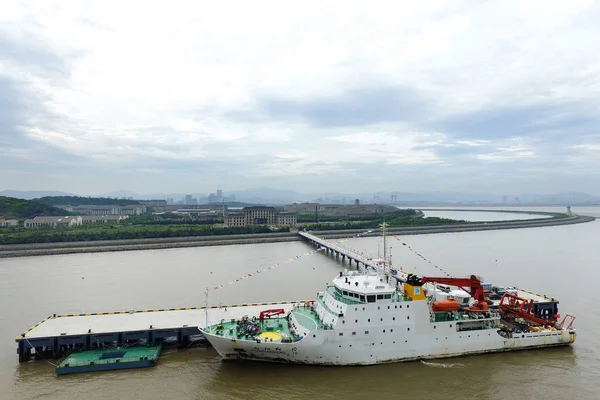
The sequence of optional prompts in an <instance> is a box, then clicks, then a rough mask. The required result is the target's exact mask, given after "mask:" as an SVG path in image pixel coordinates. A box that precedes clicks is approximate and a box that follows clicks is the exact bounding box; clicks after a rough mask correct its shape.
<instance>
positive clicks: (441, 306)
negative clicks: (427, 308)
mask: <svg viewBox="0 0 600 400" xmlns="http://www.w3.org/2000/svg"><path fill="white" fill-rule="evenodd" d="M459 309H460V304H458V301H456V300H454V299H446V300H437V301H435V302H434V303H433V311H436V312H438V311H457V310H459Z"/></svg>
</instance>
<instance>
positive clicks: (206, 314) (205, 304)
mask: <svg viewBox="0 0 600 400" xmlns="http://www.w3.org/2000/svg"><path fill="white" fill-rule="evenodd" d="M204 294H205V295H206V300H205V303H204V315H205V319H206V327H207V328H208V327H209V326H210V324H209V322H208V286H207V287H206V290H205V291H204Z"/></svg>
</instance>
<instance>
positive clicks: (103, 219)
mask: <svg viewBox="0 0 600 400" xmlns="http://www.w3.org/2000/svg"><path fill="white" fill-rule="evenodd" d="M127 218H129V216H128V215H101V216H98V215H84V216H82V217H81V223H82V224H95V223H108V222H121V221H122V220H124V219H127Z"/></svg>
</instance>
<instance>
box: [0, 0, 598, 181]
mask: <svg viewBox="0 0 600 400" xmlns="http://www.w3.org/2000/svg"><path fill="white" fill-rule="evenodd" d="M599 16H600V13H599V8H598V4H597V3H595V2H593V1H572V2H568V3H564V2H542V1H533V0H532V1H528V2H517V1H516V0H515V1H489V2H481V3H479V2H468V1H463V2H460V1H459V2H434V1H432V2H426V3H423V2H422V1H403V2H397V1H375V2H370V3H368V4H367V3H365V2H359V1H332V2H326V3H323V2H311V1H304V2H299V3H282V2H277V1H255V2H242V1H239V2H235V3H231V2H227V3H225V2H221V3H220V2H192V1H189V2H184V1H179V2H175V3H170V4H168V5H167V4H166V3H164V2H158V1H154V2H153V1H127V2H122V3H119V6H118V11H117V10H116V9H115V8H114V5H109V4H108V3H106V2H103V1H80V2H75V1H64V2H63V1H53V2H28V1H26V2H22V3H21V2H13V1H6V2H5V4H3V10H2V13H0V37H5V38H6V40H5V41H0V46H2V45H3V44H7V45H8V44H10V45H11V46H12V52H10V53H5V54H4V55H1V54H2V52H0V78H6V79H9V80H11V81H13V82H17V83H18V85H19V87H20V88H21V89H22V90H27V91H28V92H29V93H33V94H36V95H37V96H38V97H39V99H40V100H39V102H40V104H39V108H40V109H42V110H43V111H45V112H48V113H50V114H52V115H54V116H55V118H52V119H49V118H42V117H40V116H39V115H37V114H36V111H35V110H29V111H27V110H26V114H25V115H24V116H23V119H22V120H21V124H22V126H23V127H24V128H25V130H26V132H28V134H29V136H30V138H31V139H33V140H34V141H35V142H37V143H42V144H45V145H47V146H51V147H54V148H56V149H59V150H61V151H64V152H67V153H70V154H73V155H77V156H82V157H85V158H87V159H88V160H91V161H92V162H93V161H94V160H97V161H98V162H101V163H102V165H103V167H106V166H107V165H112V164H115V165H117V167H119V166H122V165H123V164H136V163H138V162H140V161H143V162H145V163H147V164H149V166H148V165H146V166H145V167H142V168H140V171H141V172H144V171H146V172H149V173H150V172H153V171H156V170H158V169H160V168H155V167H153V166H152V160H156V161H157V162H158V161H164V160H169V161H173V162H175V161H186V162H189V161H199V162H200V161H207V162H212V163H214V164H215V165H218V164H219V163H220V162H244V160H246V162H247V163H248V166H247V168H244V171H243V174H244V175H245V176H251V174H257V176H262V177H268V176H281V175H283V174H290V175H292V174H293V175H302V174H310V173H322V174H335V173H352V171H354V170H357V169H360V168H358V167H357V166H359V165H361V164H376V163H382V164H385V165H388V166H393V167H398V168H401V167H403V166H412V165H416V166H421V165H438V164H443V165H446V166H448V165H452V164H455V163H453V162H452V160H451V159H448V158H447V156H443V155H442V154H444V153H443V152H440V149H443V148H456V147H459V148H466V149H469V148H472V149H477V150H476V151H477V153H474V154H473V157H475V158H477V159H479V160H483V161H515V160H524V159H533V158H536V157H537V156H538V155H539V151H537V148H534V147H532V145H530V144H519V143H517V144H515V143H512V142H510V141H507V140H505V139H502V138H499V139H498V138H494V137H489V138H488V137H485V138H483V136H484V134H485V132H481V133H480V134H479V135H477V136H478V137H477V138H475V137H469V135H465V136H464V137H461V138H458V139H456V138H453V137H450V135H448V134H446V133H444V132H443V130H438V129H436V130H428V129H426V128H423V127H422V126H418V123H417V122H414V121H401V122H396V123H390V122H389V121H381V122H376V123H373V124H368V126H349V127H347V128H344V129H341V128H338V127H335V128H323V127H318V128H317V127H314V126H312V125H311V123H310V121H307V120H295V121H291V120H289V119H286V118H277V117H276V116H266V115H265V114H264V113H263V112H262V109H261V107H262V104H261V101H262V99H264V98H286V99H291V100H290V101H291V102H292V103H293V102H294V101H296V102H298V104H300V103H301V102H310V101H312V100H314V99H316V98H324V97H326V98H335V97H336V96H343V95H344V93H347V92H348V91H350V90H353V89H356V88H361V87H371V86H382V85H383V86H394V85H397V86H401V87H407V88H410V89H411V90H414V91H415V92H418V93H419V95H420V96H422V97H423V98H424V99H426V101H427V102H428V103H430V105H431V111H430V110H428V111H427V113H431V114H428V115H426V117H425V119H426V120H429V119H432V120H433V119H442V118H444V117H450V116H453V115H456V114H458V113H466V112H477V111H478V110H483V109H486V108H489V107H525V106H532V105H540V104H549V103H551V104H556V102H559V103H560V102H568V101H582V102H588V104H589V105H590V109H592V110H594V106H598V105H599V100H598V99H600V85H599V84H598V82H600V64H599V63H598V62H597V54H598V53H600V42H598V41H597V40H596V38H597V37H598V35H600V32H599V29H598V28H597V27H596V22H597V17H599ZM19 52H21V53H22V54H29V56H28V57H29V62H27V60H24V57H25V56H19V55H18V54H17V53H19ZM42 56H44V57H46V58H47V60H44V59H43V58H42V59H40V60H38V59H37V57H42ZM302 104H304V103H302ZM371 106H372V107H373V109H375V110H376V109H378V108H381V107H383V106H385V105H382V104H372V105H371ZM589 114H590V116H591V117H593V118H597V117H598V115H597V113H596V112H595V111H594V112H590V113H589ZM243 116H246V117H247V118H245V119H244V117H243ZM565 118H566V119H567V120H568V115H567V116H563V115H561V117H560V118H558V119H565ZM531 124H536V125H537V124H541V125H543V124H544V121H537V120H533V119H532V121H531ZM548 129H550V128H548ZM573 149H574V150H584V149H588V150H592V149H595V148H594V146H591V147H590V146H588V147H587V148H584V147H577V146H576V147H574V148H573ZM488 150H489V151H488ZM265 157H267V158H265ZM269 157H270V158H269ZM448 157H449V156H448ZM236 168H239V166H238V167H236ZM236 173H237V171H236ZM227 177H228V175H227V173H225V172H224V175H223V179H227ZM247 182H249V181H247ZM240 183H241V184H244V183H245V182H240ZM0 184H5V185H11V182H1V181H0ZM71 190H75V189H71ZM148 190H152V189H151V188H149V189H148Z"/></svg>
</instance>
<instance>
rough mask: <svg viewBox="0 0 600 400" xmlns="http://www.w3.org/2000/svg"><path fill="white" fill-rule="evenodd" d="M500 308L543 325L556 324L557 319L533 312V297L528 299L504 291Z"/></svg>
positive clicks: (507, 312)
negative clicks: (540, 315) (542, 316)
mask: <svg viewBox="0 0 600 400" xmlns="http://www.w3.org/2000/svg"><path fill="white" fill-rule="evenodd" d="M500 310H502V311H503V312H504V313H505V314H511V315H513V316H517V317H521V318H524V319H527V320H529V321H532V322H535V323H536V324H539V325H542V326H554V325H556V321H555V320H547V319H543V318H540V317H537V316H536V315H534V314H533V299H530V300H527V299H524V298H522V297H519V296H517V295H516V294H512V293H504V295H502V299H500ZM565 318H566V317H565Z"/></svg>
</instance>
